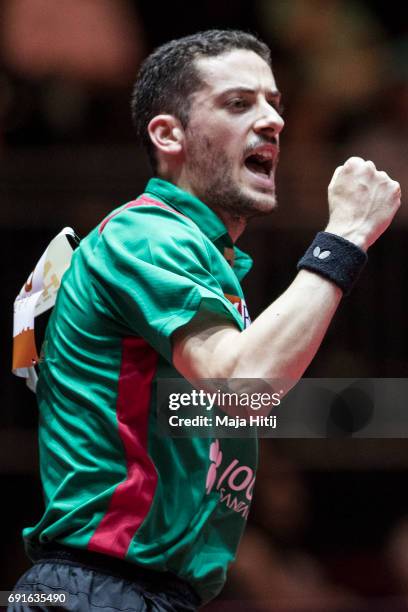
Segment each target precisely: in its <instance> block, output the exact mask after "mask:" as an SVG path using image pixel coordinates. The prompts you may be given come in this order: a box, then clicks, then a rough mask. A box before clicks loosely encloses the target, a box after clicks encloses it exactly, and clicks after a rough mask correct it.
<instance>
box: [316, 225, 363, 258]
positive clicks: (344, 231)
mask: <svg viewBox="0 0 408 612" xmlns="http://www.w3.org/2000/svg"><path fill="white" fill-rule="evenodd" d="M324 231H325V232H328V233H329V234H334V235H335V236H340V238H344V239H345V240H348V241H349V242H352V243H353V244H355V245H356V246H357V247H358V248H359V249H361V250H362V251H364V252H365V253H366V252H367V250H368V247H369V246H370V244H369V242H368V240H367V236H366V235H365V234H364V233H363V232H361V231H358V230H355V229H351V228H346V227H344V226H343V227H342V226H341V225H340V224H338V223H334V222H331V221H329V223H328V225H327V227H326V229H325V230H324Z"/></svg>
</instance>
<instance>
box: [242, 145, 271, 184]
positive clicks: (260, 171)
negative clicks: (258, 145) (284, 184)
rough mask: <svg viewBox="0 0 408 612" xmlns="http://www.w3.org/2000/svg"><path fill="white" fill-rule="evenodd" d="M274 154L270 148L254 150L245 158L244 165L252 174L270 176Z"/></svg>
mask: <svg viewBox="0 0 408 612" xmlns="http://www.w3.org/2000/svg"><path fill="white" fill-rule="evenodd" d="M274 158H275V154H274V152H273V151H272V150H270V149H269V150H264V151H256V152H253V153H251V154H250V155H248V157H246V158H245V160H244V163H245V166H246V167H247V168H248V170H250V172H252V173H253V174H257V175H258V176H262V177H263V178H265V177H266V178H270V176H271V174H272V170H273V165H274Z"/></svg>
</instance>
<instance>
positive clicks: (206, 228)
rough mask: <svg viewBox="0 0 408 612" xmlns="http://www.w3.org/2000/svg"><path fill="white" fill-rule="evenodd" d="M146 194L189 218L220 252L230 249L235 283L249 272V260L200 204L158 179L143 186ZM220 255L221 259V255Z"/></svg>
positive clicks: (198, 201) (214, 217) (199, 201)
mask: <svg viewBox="0 0 408 612" xmlns="http://www.w3.org/2000/svg"><path fill="white" fill-rule="evenodd" d="M146 193H149V194H151V195H152V196H156V197H157V198H159V199H160V200H162V201H163V202H166V203H167V204H169V206H172V207H173V208H175V209H176V210H178V211H179V212H181V213H182V214H183V215H186V217H189V218H190V219H191V220H192V221H194V223H195V224H196V225H197V226H198V227H199V228H200V230H201V231H202V232H203V234H205V235H206V236H207V237H208V238H209V239H210V240H211V242H214V243H216V246H217V247H218V248H219V249H220V251H221V252H223V250H225V249H227V250H230V249H233V250H234V262H233V265H232V267H233V269H234V271H235V273H236V275H237V276H238V278H239V280H241V278H243V276H245V274H246V273H247V272H248V271H249V270H250V269H251V266H252V259H251V257H250V256H249V255H247V254H246V253H244V252H243V251H241V250H240V249H238V247H236V246H234V244H233V242H232V240H231V237H230V235H229V234H228V231H227V228H226V227H225V225H224V223H223V222H222V221H221V219H220V218H219V216H218V215H216V214H215V212H214V211H213V210H211V208H209V207H208V206H207V205H206V204H204V202H202V201H201V200H199V199H198V198H196V197H195V196H193V195H191V193H187V192H186V191H184V190H183V189H180V187H177V186H176V185H174V184H173V183H169V182H168V181H165V180H163V179H160V178H152V179H150V180H149V182H148V183H147V186H146ZM223 254H224V256H225V253H223Z"/></svg>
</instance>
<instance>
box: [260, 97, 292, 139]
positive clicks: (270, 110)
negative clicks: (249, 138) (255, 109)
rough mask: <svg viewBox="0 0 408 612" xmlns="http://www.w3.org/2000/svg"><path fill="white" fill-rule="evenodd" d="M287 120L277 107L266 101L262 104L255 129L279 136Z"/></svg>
mask: <svg viewBox="0 0 408 612" xmlns="http://www.w3.org/2000/svg"><path fill="white" fill-rule="evenodd" d="M284 126H285V122H284V120H283V119H282V117H281V115H280V114H279V113H278V111H277V110H276V108H274V107H273V106H271V105H270V104H269V103H268V102H266V101H265V103H264V104H262V106H261V108H260V112H259V116H258V118H257V120H256V121H255V123H254V131H255V132H257V133H268V134H269V135H274V136H277V135H278V134H279V133H280V132H281V131H282V130H283V128H284Z"/></svg>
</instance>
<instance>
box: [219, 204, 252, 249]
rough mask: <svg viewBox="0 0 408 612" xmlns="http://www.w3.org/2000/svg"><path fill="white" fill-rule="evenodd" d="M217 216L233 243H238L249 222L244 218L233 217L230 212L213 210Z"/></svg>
mask: <svg viewBox="0 0 408 612" xmlns="http://www.w3.org/2000/svg"><path fill="white" fill-rule="evenodd" d="M213 210H214V212H215V214H216V215H218V216H219V217H220V219H221V221H222V222H223V223H224V225H225V227H226V228H227V230H228V233H229V235H230V237H231V240H232V242H234V243H235V242H236V241H237V240H238V238H239V237H240V236H241V234H242V233H243V232H244V230H245V228H246V226H247V223H248V220H247V219H245V218H244V217H235V216H232V215H231V214H230V213H229V212H227V211H225V210H222V209H213Z"/></svg>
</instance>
